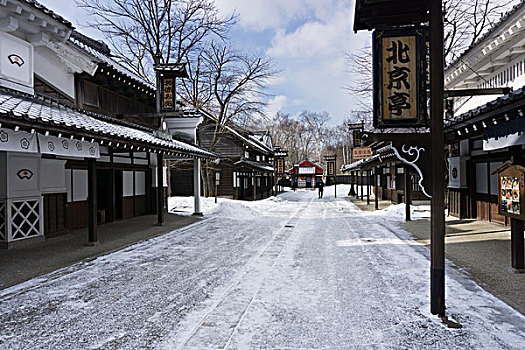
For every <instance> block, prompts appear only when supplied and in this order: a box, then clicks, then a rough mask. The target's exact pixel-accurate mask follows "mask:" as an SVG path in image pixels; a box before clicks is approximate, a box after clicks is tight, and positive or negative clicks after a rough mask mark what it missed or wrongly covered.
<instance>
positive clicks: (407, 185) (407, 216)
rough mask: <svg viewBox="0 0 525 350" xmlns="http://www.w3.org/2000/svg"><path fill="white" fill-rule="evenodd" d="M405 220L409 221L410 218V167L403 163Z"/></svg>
mask: <svg viewBox="0 0 525 350" xmlns="http://www.w3.org/2000/svg"><path fill="white" fill-rule="evenodd" d="M404 173H405V221H410V220H412V218H411V217H410V204H411V198H410V197H411V196H412V191H411V190H412V188H411V186H412V183H411V182H410V168H409V167H408V166H406V165H405V171H404Z"/></svg>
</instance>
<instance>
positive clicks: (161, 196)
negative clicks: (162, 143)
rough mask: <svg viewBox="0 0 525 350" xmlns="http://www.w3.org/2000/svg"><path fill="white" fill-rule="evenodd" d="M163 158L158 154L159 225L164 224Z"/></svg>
mask: <svg viewBox="0 0 525 350" xmlns="http://www.w3.org/2000/svg"><path fill="white" fill-rule="evenodd" d="M163 165H164V164H163V156H162V153H161V152H160V151H159V153H157V225H159V226H162V225H163V224H164V167H163Z"/></svg>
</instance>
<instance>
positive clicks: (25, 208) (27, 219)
mask: <svg viewBox="0 0 525 350" xmlns="http://www.w3.org/2000/svg"><path fill="white" fill-rule="evenodd" d="M11 230H12V237H13V240H15V239H23V238H27V237H31V236H38V235H39V234H40V201H39V200H38V199H30V200H25V201H16V202H12V203H11Z"/></svg>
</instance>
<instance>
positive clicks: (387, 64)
mask: <svg viewBox="0 0 525 350" xmlns="http://www.w3.org/2000/svg"><path fill="white" fill-rule="evenodd" d="M423 33H424V31H423V30H416V29H410V30H408V29H403V30H400V29H396V30H391V31H386V30H381V31H377V30H376V31H375V32H374V104H375V108H374V126H377V127H400V126H402V127H422V126H425V123H426V115H427V110H426V89H425V85H426V78H425V75H426V46H425V44H424V43H425V41H424V35H423Z"/></svg>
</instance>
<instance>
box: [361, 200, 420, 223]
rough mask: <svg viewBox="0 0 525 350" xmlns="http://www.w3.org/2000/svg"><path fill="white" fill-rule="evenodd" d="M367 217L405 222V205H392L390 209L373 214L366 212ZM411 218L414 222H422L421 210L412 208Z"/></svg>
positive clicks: (373, 212) (415, 207)
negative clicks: (380, 217) (379, 217)
mask: <svg viewBox="0 0 525 350" xmlns="http://www.w3.org/2000/svg"><path fill="white" fill-rule="evenodd" d="M366 215H370V216H383V217H385V219H386V220H393V221H402V220H405V204H404V203H402V204H397V205H391V206H389V207H388V208H385V209H382V210H376V211H372V212H366ZM410 218H411V219H412V220H421V219H422V217H421V215H420V210H419V209H418V208H417V206H411V207H410Z"/></svg>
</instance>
